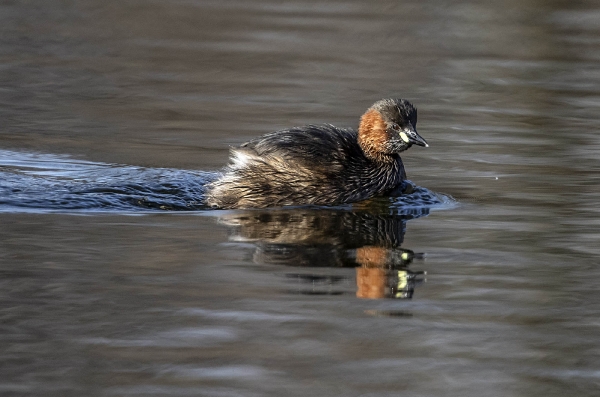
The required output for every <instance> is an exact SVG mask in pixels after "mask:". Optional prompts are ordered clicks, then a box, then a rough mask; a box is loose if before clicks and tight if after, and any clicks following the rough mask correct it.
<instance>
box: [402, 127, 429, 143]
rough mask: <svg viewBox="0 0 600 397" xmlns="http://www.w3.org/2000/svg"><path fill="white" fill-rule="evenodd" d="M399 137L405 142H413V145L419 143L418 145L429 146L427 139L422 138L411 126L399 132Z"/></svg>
mask: <svg viewBox="0 0 600 397" xmlns="http://www.w3.org/2000/svg"><path fill="white" fill-rule="evenodd" d="M400 138H402V140H403V141H404V142H406V143H409V142H410V143H414V144H415V145H419V146H423V147H429V145H428V144H427V141H426V140H425V139H423V137H422V136H421V135H419V134H417V131H415V130H413V129H411V128H406V129H405V130H403V131H401V132H400Z"/></svg>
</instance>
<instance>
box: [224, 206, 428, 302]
mask: <svg viewBox="0 0 600 397" xmlns="http://www.w3.org/2000/svg"><path fill="white" fill-rule="evenodd" d="M385 204H386V202H381V201H379V202H377V201H376V200H373V201H371V202H367V203H363V204H360V205H358V206H356V205H355V206H353V207H352V208H350V209H333V208H332V209H328V208H284V209H270V210H247V211H235V212H226V213H224V214H223V215H222V216H221V217H220V218H219V222H220V223H222V224H225V225H227V226H228V231H229V239H230V240H231V241H240V242H251V243H253V244H254V246H255V249H254V253H253V261H254V262H255V263H257V264H271V265H285V266H290V267H292V266H293V267H296V268H304V269H302V271H299V272H295V273H290V274H288V275H287V276H288V277H290V278H291V279H293V280H294V281H295V282H296V283H297V284H299V285H300V286H304V288H300V289H299V290H298V291H297V292H298V293H301V294H318V295H322V294H332V295H335V294H340V293H342V292H340V291H339V288H338V289H336V286H338V285H341V284H344V283H346V284H347V283H348V277H340V276H337V275H326V276H323V275H322V274H313V273H306V271H305V269H306V268H356V296H357V297H359V298H367V299H381V298H396V299H399V298H403V299H406V298H408V299H410V298H412V296H413V293H414V289H415V286H416V285H417V284H419V283H420V282H422V281H423V275H424V272H415V271H411V270H410V269H409V265H410V264H411V263H412V262H413V260H415V259H419V258H422V254H416V253H414V252H413V251H411V250H409V249H404V248H401V245H402V242H403V240H404V233H405V232H406V222H407V221H408V220H410V219H413V218H417V217H421V216H426V215H428V214H429V209H427V208H412V209H410V210H409V211H407V210H404V211H400V210H396V209H390V207H389V206H388V205H385ZM338 274H339V273H338ZM307 286H308V287H310V288H309V289H306V287H307Z"/></svg>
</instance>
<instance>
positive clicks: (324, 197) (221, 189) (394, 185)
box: [206, 99, 428, 208]
mask: <svg viewBox="0 0 600 397" xmlns="http://www.w3.org/2000/svg"><path fill="white" fill-rule="evenodd" d="M416 124H417V110H416V109H415V108H414V106H413V105H412V104H411V103H410V102H408V101H406V100H404V99H383V100H381V101H378V102H376V103H375V104H373V106H371V107H370V108H369V109H368V110H367V111H366V112H365V114H364V115H363V116H362V117H361V120H360V125H359V128H358V131H356V130H353V129H343V128H337V127H334V126H333V125H330V124H325V125H318V126H317V125H309V126H305V127H294V128H290V129H286V130H281V131H276V132H272V133H269V134H266V135H264V136H262V137H260V138H257V139H254V140H252V141H250V142H247V143H245V144H243V145H242V146H241V147H239V148H235V149H232V150H231V158H230V164H229V165H228V166H227V168H226V169H225V170H224V172H223V174H222V175H221V176H220V177H219V178H218V179H217V180H215V181H214V182H212V183H210V184H209V185H208V186H207V194H206V202H207V204H208V205H210V206H213V207H216V208H262V207H272V206H284V205H308V204H311V205H336V204H343V203H352V202H356V201H360V200H365V199H368V198H371V197H376V196H384V195H390V194H393V193H394V192H396V193H397V191H398V189H399V188H400V185H401V183H402V181H403V180H405V179H406V174H405V171H404V166H403V164H402V159H401V158H400V155H399V153H400V152H402V151H404V150H406V149H408V148H410V147H411V146H412V144H416V145H420V146H428V145H427V142H425V140H424V139H423V138H421V137H420V136H419V135H418V134H417V131H416Z"/></svg>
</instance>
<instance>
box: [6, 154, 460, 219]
mask: <svg viewBox="0 0 600 397" xmlns="http://www.w3.org/2000/svg"><path fill="white" fill-rule="evenodd" d="M218 175H219V173H218V172H206V171H193V170H180V169H171V168H144V167H135V166H129V165H118V164H106V163H98V162H90V161H83V160H77V159H72V158H69V157H68V156H59V155H52V154H36V153H28V152H16V151H8V150H0V212H55V211H58V212H78V213H81V212H119V213H127V212H135V213H140V212H144V211H146V212H147V211H201V210H208V209H210V207H208V206H207V205H206V204H205V203H204V193H205V186H206V184H207V183H208V182H210V181H212V180H214V179H215V178H216V177H218ZM455 204H456V203H455V201H454V200H453V199H452V198H451V197H449V196H445V195H443V194H438V193H435V192H432V191H430V190H428V189H425V188H422V187H418V186H415V187H414V192H412V193H411V194H407V195H404V196H402V197H398V198H395V199H393V200H387V199H386V200H385V205H386V207H389V209H390V210H393V211H394V212H395V213H401V214H413V215H415V216H422V215H425V214H426V213H428V210H429V209H431V208H451V207H452V206H454V205H455ZM339 208H340V209H343V208H347V209H349V208H351V206H344V207H339ZM425 210H426V211H425Z"/></svg>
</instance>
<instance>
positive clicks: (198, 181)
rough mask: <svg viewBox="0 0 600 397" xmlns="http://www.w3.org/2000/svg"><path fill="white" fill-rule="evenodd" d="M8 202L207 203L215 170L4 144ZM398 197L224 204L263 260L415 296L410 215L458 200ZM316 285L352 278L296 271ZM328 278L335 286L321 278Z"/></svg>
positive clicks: (60, 207)
mask: <svg viewBox="0 0 600 397" xmlns="http://www.w3.org/2000/svg"><path fill="white" fill-rule="evenodd" d="M0 155H1V156H0V158H1V159H2V160H1V161H0V177H1V178H0V210H1V211H7V212H15V211H30V212H31V211H33V212H45V211H79V212H81V211H84V212H85V211H99V210H101V211H104V212H111V211H112V212H122V211H125V212H130V211H131V212H136V213H137V212H139V211H148V210H162V211H164V210H171V211H182V210H183V211H186V210H187V211H190V210H206V209H207V208H206V207H205V206H204V204H203V197H204V185H205V184H206V182H207V181H209V180H210V179H211V178H213V177H214V175H215V174H214V173H207V172H199V171H195V172H194V171H185V170H174V169H162V168H139V167H132V166H122V165H111V164H104V163H93V162H87V161H78V160H73V159H69V158H64V157H59V156H53V155H34V154H29V153H19V152H10V151H0ZM404 191H407V192H410V193H408V194H404V195H402V196H400V197H395V198H378V199H372V200H367V201H363V202H360V203H355V204H353V205H347V206H344V207H336V208H324V207H301V208H286V209H269V210H262V211H259V210H248V211H245V212H222V211H219V212H218V213H220V214H222V215H221V217H220V221H221V222H222V223H224V224H226V225H228V226H230V231H231V236H230V238H231V239H232V240H238V241H252V242H254V243H255V246H256V249H255V252H254V261H255V262H256V263H264V264H282V265H287V266H296V267H313V268H314V267H321V268H333V267H337V268H344V267H345V268H348V267H356V268H357V269H356V280H357V286H358V290H357V296H358V297H360V298H371V299H377V298H386V297H387V298H411V297H412V295H413V291H414V288H415V285H416V284H417V283H418V282H419V281H420V280H421V279H420V278H419V277H418V276H420V275H422V274H423V273H422V272H412V271H411V270H409V269H408V266H409V265H410V264H411V262H412V261H413V259H415V258H419V257H420V255H418V254H415V253H413V252H412V251H411V250H407V249H403V248H401V247H400V246H401V245H402V241H403V239H404V233H405V230H406V222H407V221H408V220H409V219H413V218H418V217H421V216H426V215H428V214H429V211H430V209H431V208H434V207H438V208H439V207H449V206H451V205H452V203H453V201H452V200H451V199H450V198H448V197H446V196H443V195H438V194H436V193H434V192H431V191H429V190H427V189H425V188H422V187H418V186H415V185H413V184H412V183H411V182H410V181H406V187H405V189H404ZM293 277H294V278H295V279H296V280H297V281H298V282H299V283H301V284H304V285H310V286H311V289H310V290H306V289H304V288H301V290H300V293H303V294H339V293H340V292H339V291H336V290H335V289H333V288H332V287H333V286H335V285H336V284H337V283H340V282H343V281H346V280H345V278H336V277H334V276H326V277H323V276H319V275H313V274H301V273H299V274H295V275H293ZM321 287H325V288H321Z"/></svg>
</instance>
